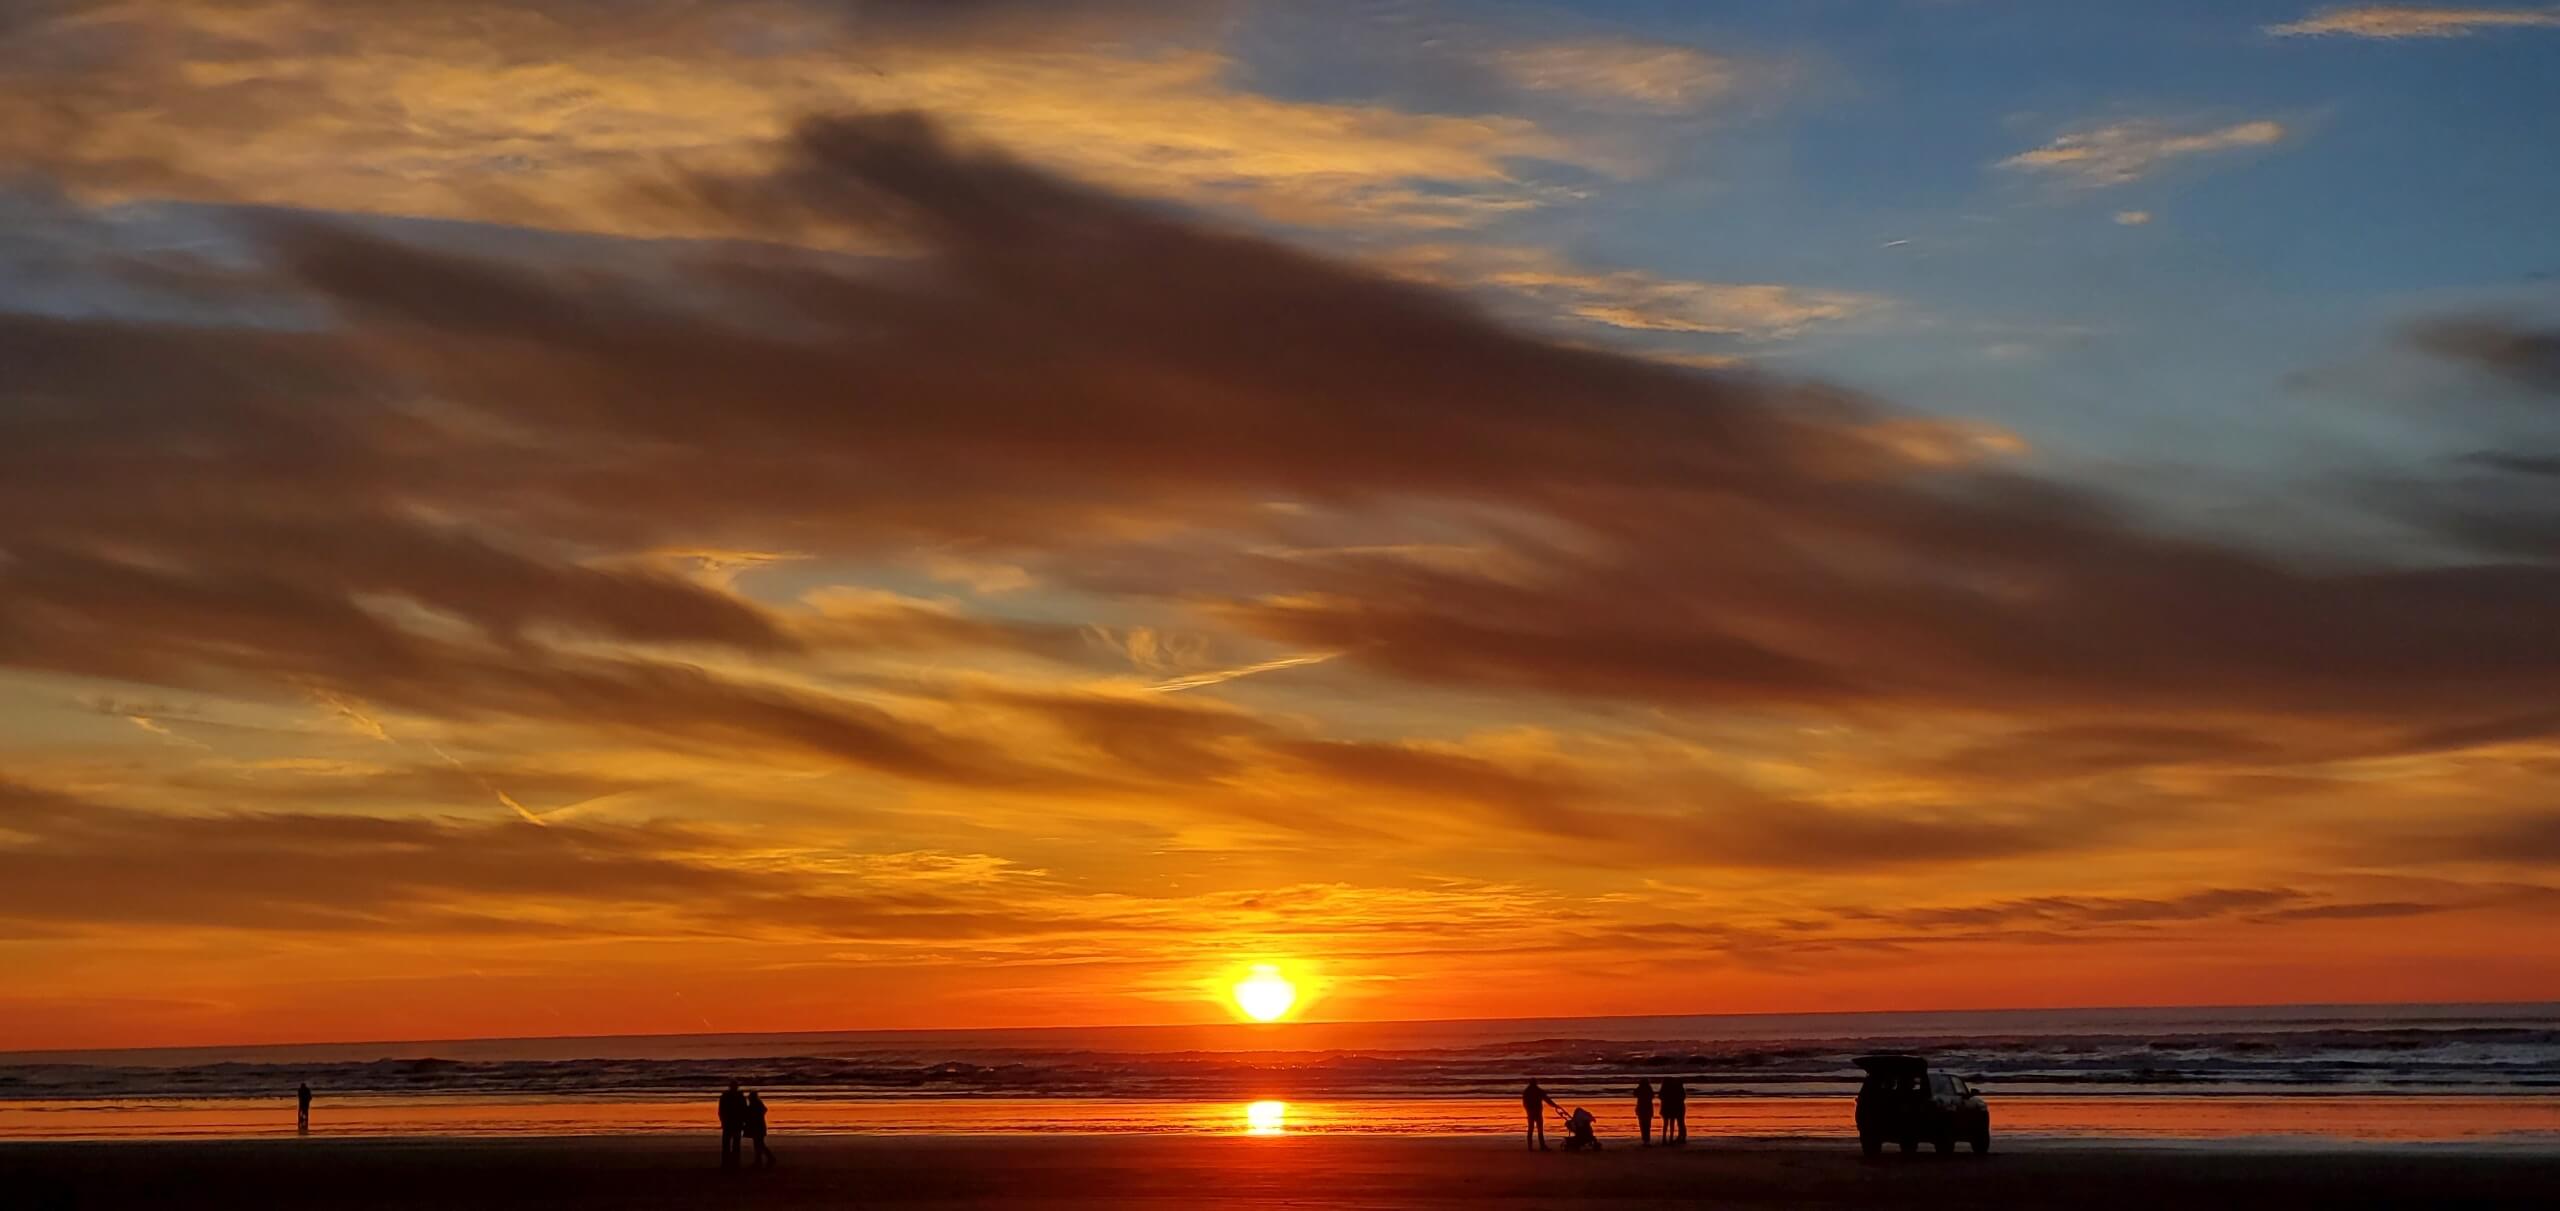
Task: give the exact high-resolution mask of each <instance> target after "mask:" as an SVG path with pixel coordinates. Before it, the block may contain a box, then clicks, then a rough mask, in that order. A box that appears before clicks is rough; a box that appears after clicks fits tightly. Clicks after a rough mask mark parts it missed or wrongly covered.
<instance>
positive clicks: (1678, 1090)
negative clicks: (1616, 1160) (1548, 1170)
mask: <svg viewBox="0 0 2560 1211" xmlns="http://www.w3.org/2000/svg"><path fill="white" fill-rule="evenodd" d="M1551 1108H1552V1109H1553V1110H1554V1111H1555V1112H1556V1113H1558V1114H1562V1115H1564V1124H1565V1141H1564V1146H1565V1148H1566V1150H1568V1151H1576V1150H1580V1149H1584V1148H1597V1147H1599V1146H1600V1137H1599V1135H1598V1134H1597V1133H1596V1132H1595V1131H1593V1130H1592V1118H1591V1112H1590V1111H1588V1110H1585V1109H1583V1108H1582V1107H1580V1106H1576V1107H1574V1108H1573V1110H1572V1111H1571V1112H1569V1113H1568V1112H1567V1111H1566V1110H1565V1108H1564V1107H1563V1106H1561V1105H1558V1104H1557V1102H1556V1100H1555V1099H1554V1098H1553V1097H1550V1096H1548V1094H1547V1091H1546V1090H1545V1089H1543V1088H1540V1087H1539V1085H1538V1082H1537V1079H1536V1078H1534V1077H1533V1078H1531V1079H1530V1081H1529V1087H1528V1088H1526V1089H1523V1090H1521V1091H1520V1109H1521V1110H1523V1111H1525V1112H1527V1114H1528V1116H1529V1127H1528V1131H1527V1134H1526V1136H1525V1139H1526V1142H1527V1144H1528V1146H1529V1147H1531V1148H1534V1149H1536V1150H1538V1151H1540V1152H1544V1151H1546V1149H1547V1114H1546V1112H1547V1111H1548V1110H1549V1109H1551ZM1657 1109H1658V1110H1659V1112H1660V1114H1661V1117H1662V1142H1663V1143H1664V1144H1666V1145H1677V1144H1685V1143H1688V1142H1689V1086H1688V1083H1687V1082H1686V1081H1683V1080H1682V1079H1681V1078H1679V1077H1676V1076H1671V1077H1664V1078H1663V1079H1662V1087H1661V1089H1660V1090H1659V1091H1656V1090H1655V1088H1654V1084H1653V1082H1652V1081H1651V1080H1638V1081H1637V1082H1636V1129H1637V1130H1638V1131H1639V1132H1641V1133H1642V1134H1643V1137H1644V1144H1645V1145H1651V1144H1652V1143H1653V1120H1654V1115H1655V1113H1656V1111H1657Z"/></svg>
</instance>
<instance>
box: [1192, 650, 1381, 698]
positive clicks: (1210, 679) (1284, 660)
mask: <svg viewBox="0 0 2560 1211" xmlns="http://www.w3.org/2000/svg"><path fill="white" fill-rule="evenodd" d="M1341 654H1342V653H1340V652H1310V653H1308V654H1306V655H1304V656H1282V657H1280V658H1279V659H1276V660H1265V661H1263V662H1262V663H1260V664H1248V665H1246V666H1244V667H1242V668H1235V669H1218V670H1215V671H1212V672H1207V673H1192V674H1190V675H1188V676H1183V677H1174V678H1169V679H1167V680H1164V681H1159V682H1157V683H1155V684H1154V685H1151V686H1148V687H1147V688H1148V689H1149V690H1152V691H1154V692H1156V693H1159V694H1176V693H1180V692H1182V691H1184V690H1196V689H1199V688H1201V687H1203V686H1211V685H1217V684H1218V683H1220V682H1225V681H1233V680H1235V679H1236V678H1238V677H1251V676H1253V675H1254V674H1256V673H1269V672H1275V671H1277V670H1280V669H1294V668H1297V667H1299V666H1301V665H1309V664H1323V663H1324V662H1325V661H1328V660H1331V659H1333V658H1334V657H1336V656H1339V655H1341Z"/></svg>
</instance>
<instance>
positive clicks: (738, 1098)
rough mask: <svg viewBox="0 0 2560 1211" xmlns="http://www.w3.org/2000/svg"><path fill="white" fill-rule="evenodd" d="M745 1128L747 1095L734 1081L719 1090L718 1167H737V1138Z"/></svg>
mask: <svg viewBox="0 0 2560 1211" xmlns="http://www.w3.org/2000/svg"><path fill="white" fill-rule="evenodd" d="M746 1130H747V1095H746V1094H744V1093H741V1092H739V1091H738V1083H737V1082H736V1081H731V1082H729V1087H728V1088H727V1089H724V1090H721V1091H720V1167H721V1168H723V1169H735V1168H737V1167H738V1139H739V1137H741V1136H743V1135H744V1134H746Z"/></svg>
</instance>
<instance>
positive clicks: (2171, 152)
mask: <svg viewBox="0 0 2560 1211" xmlns="http://www.w3.org/2000/svg"><path fill="white" fill-rule="evenodd" d="M2286 134H2287V132H2286V130H2285V127H2284V124H2282V123H2280V122H2275V121H2271V120H2268V119H2264V118H2260V119H2257V120H2254V121H2249V122H2239V123H2234V124H2232V125H2229V126H2222V127H2215V128H2211V129H2185V128H2181V127H2178V126H2176V125H2173V124H2170V123H2167V122H2162V121H2156V120H2148V119H2146V120H2138V121H2128V122H2113V123H2108V124H2106V125H2103V126H2091V127H2085V128H2082V129H2079V130H2073V131H2068V132H2066V133H2064V134H2061V135H2058V136H2056V137H2055V138H2054V140H2053V141H2052V142H2050V143H2047V144H2045V145H2044V146H2042V147H2035V148H2030V149H2028V150H2026V151H2022V152H2019V153H2018V154H2016V155H2014V156H2011V157H2009V158H2008V159H2005V160H2002V161H2000V164H1999V166H2000V167H2002V168H2009V169H2016V170H2019V171H2022V172H2037V173H2046V174H2050V175H2053V176H2056V177H2059V178H2062V179H2064V180H2067V181H2070V182H2071V183H2073V184H2076V185H2084V186H2091V187H2097V186H2107V185H2123V184H2126V183H2129V182H2132V181H2138V180H2141V179H2142V178H2143V177H2146V176H2149V175H2151V173H2153V172H2154V171H2156V170H2158V169H2159V168H2161V167H2162V166H2164V165H2166V164H2168V163H2170V162H2171V161H2175V160H2179V159H2183V158H2186V157H2189V156H2198V155H2207V154H2212V153H2216V152H2229V151H2236V150H2240V149H2244V148H2252V147H2268V146H2272V145H2274V144H2276V143H2279V142H2282V141H2283V140H2284V139H2285V137H2286Z"/></svg>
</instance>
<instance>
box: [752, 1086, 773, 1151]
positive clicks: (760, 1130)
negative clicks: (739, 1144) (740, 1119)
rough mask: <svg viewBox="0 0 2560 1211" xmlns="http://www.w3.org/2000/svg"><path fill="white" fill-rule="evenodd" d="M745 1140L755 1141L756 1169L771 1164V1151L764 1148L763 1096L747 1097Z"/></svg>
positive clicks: (755, 1094)
mask: <svg viewBox="0 0 2560 1211" xmlns="http://www.w3.org/2000/svg"><path fill="white" fill-rule="evenodd" d="M747 1138H748V1139H750V1140H754V1141H755V1145H756V1165H757V1167H758V1168H762V1167H763V1166H766V1165H770V1164H772V1163H773V1149H771V1148H767V1147H765V1146H764V1095H763V1094H761V1093H750V1094H748V1095H747Z"/></svg>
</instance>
